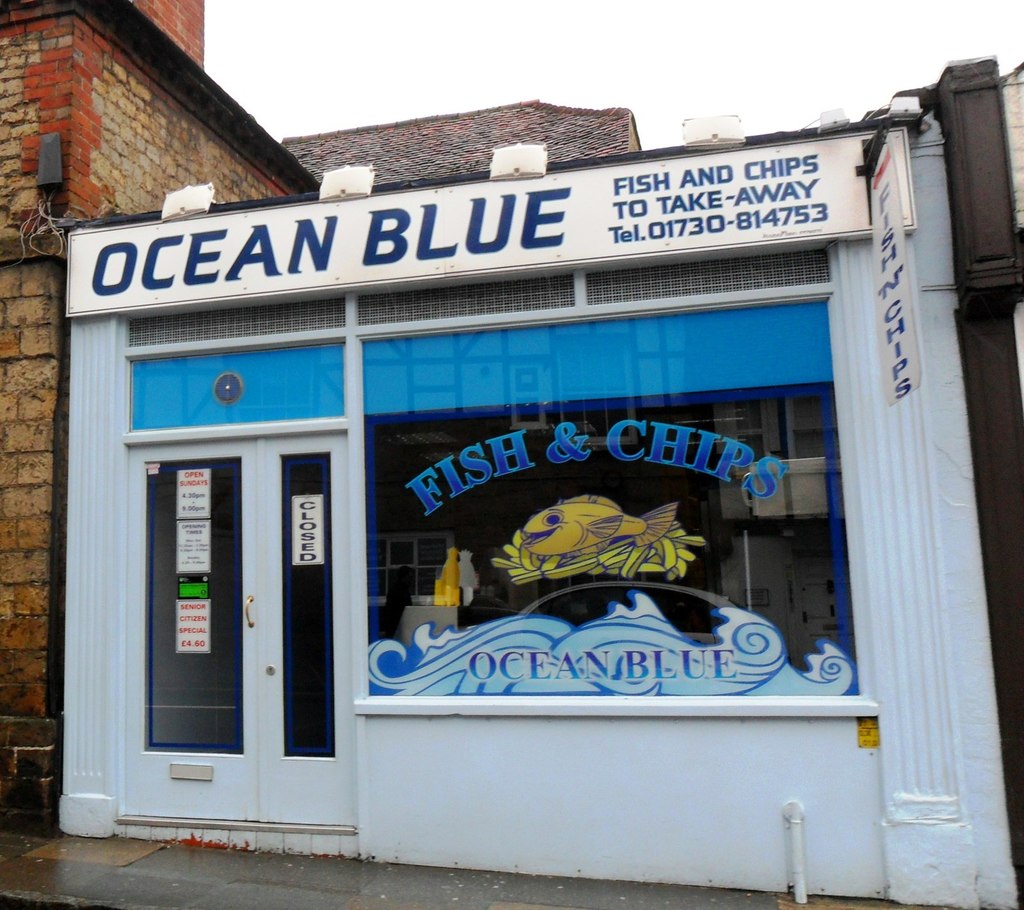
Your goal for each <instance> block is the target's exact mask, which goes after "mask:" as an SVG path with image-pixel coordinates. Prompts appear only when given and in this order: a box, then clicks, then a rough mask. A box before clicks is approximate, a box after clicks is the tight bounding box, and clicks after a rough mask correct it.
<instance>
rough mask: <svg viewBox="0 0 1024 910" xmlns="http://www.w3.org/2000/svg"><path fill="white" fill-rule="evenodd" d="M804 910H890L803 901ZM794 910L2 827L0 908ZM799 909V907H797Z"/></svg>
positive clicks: (507, 876) (740, 899) (562, 881)
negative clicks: (50, 835) (44, 835)
mask: <svg viewBox="0 0 1024 910" xmlns="http://www.w3.org/2000/svg"><path fill="white" fill-rule="evenodd" d="M807 906H808V908H810V910H826V908H827V910H893V908H895V905H892V904H887V903H885V902H884V901H866V900H849V901H847V900H836V899H825V898H811V899H810V901H809V903H808V905H807ZM15 908H17V910H65V908H67V910H72V908H73V910H108V908H109V910H152V908H198V910H204V908H205V910H277V908H281V910H320V908H331V910H441V908H444V910H624V908H629V910H797V905H796V904H794V903H793V902H792V900H791V899H790V897H789V896H788V895H781V894H770V893H765V892H759V891H753V892H751V891H730V890H725V889H717V888H700V887H694V886H686V885H662V884H644V883H639V882H614V881H595V880H592V879H580V878H558V877H554V876H545V875H520V874H511V873H499V872H479V871H473V870H467V869H441V868H434V867H427V866H406V865H398V864H394V863H371V862H361V861H359V860H351V859H341V858H338V857H315V856H294V855H287V854H279V853H247V852H241V851H235V850H218V849H212V848H209V847H207V848H203V847H189V846H183V845H179V844H169V845H165V844H158V843H152V842H150V841H140V840H128V839H124V838H110V839H107V840H92V839H88V838H76V837H60V838H55V839H41V838H32V837H24V836H20V835H17V834H4V833H3V832H0V910H15ZM801 910H802V908H801Z"/></svg>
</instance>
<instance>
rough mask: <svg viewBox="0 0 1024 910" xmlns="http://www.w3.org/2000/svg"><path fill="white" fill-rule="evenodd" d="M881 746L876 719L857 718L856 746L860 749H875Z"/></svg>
mask: <svg viewBox="0 0 1024 910" xmlns="http://www.w3.org/2000/svg"><path fill="white" fill-rule="evenodd" d="M881 744H882V737H881V735H880V734H879V732H878V718H877V717H858V718H857V745H858V746H860V748H862V749H877V748H878V747H879V746H880V745H881Z"/></svg>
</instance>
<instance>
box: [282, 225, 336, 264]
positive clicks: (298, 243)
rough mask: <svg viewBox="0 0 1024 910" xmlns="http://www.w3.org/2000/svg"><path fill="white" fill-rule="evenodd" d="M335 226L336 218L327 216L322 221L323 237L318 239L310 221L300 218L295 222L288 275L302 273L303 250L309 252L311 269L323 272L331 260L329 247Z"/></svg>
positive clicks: (332, 241)
mask: <svg viewBox="0 0 1024 910" xmlns="http://www.w3.org/2000/svg"><path fill="white" fill-rule="evenodd" d="M337 226H338V216H337V215H328V216H327V217H326V218H325V219H324V234H323V237H318V236H317V233H316V227H315V226H314V224H313V221H312V219H310V218H302V219H300V220H299V221H296V222H295V242H294V243H293V245H292V255H291V258H290V259H289V260H288V274H289V275H297V274H298V273H299V272H301V271H302V251H303V249H306V250H308V251H309V257H310V259H312V260H313V268H314V269H316V271H318V272H323V271H325V270H326V269H327V263H328V262H329V261H330V258H331V246H332V245H333V243H334V230H335V228H336V227H337Z"/></svg>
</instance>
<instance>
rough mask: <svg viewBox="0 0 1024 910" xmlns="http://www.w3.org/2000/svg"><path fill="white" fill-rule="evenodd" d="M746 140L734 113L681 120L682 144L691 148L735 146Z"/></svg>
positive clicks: (741, 126)
mask: <svg viewBox="0 0 1024 910" xmlns="http://www.w3.org/2000/svg"><path fill="white" fill-rule="evenodd" d="M746 141H747V137H746V135H745V134H744V132H743V124H742V123H741V122H740V118H739V117H737V116H736V115H735V114H728V115H725V116H722V117H695V118H693V119H692V120H684V121H683V145H685V146H686V147H687V148H691V149H711V148H737V147H738V146H741V145H743V144H744V143H745V142H746Z"/></svg>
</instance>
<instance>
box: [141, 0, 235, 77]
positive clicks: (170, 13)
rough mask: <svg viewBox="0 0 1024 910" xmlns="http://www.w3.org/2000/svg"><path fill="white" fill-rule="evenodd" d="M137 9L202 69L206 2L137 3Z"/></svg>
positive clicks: (151, 0)
mask: <svg viewBox="0 0 1024 910" xmlns="http://www.w3.org/2000/svg"><path fill="white" fill-rule="evenodd" d="M135 5H136V6H137V7H138V8H139V9H140V10H141V11H142V12H143V13H145V14H146V15H147V16H149V18H150V19H152V20H153V21H154V22H155V23H156V24H157V25H159V26H160V28H161V29H163V31H164V32H166V33H167V34H168V35H170V37H171V38H173V39H174V41H175V43H176V44H177V45H178V47H180V48H181V49H182V50H183V51H185V53H186V54H188V55H189V56H190V57H191V58H192V59H193V60H195V61H196V63H198V64H199V65H200V66H202V65H203V48H204V38H205V30H204V27H203V26H204V23H205V21H206V0H135ZM240 12H241V10H240Z"/></svg>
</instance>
